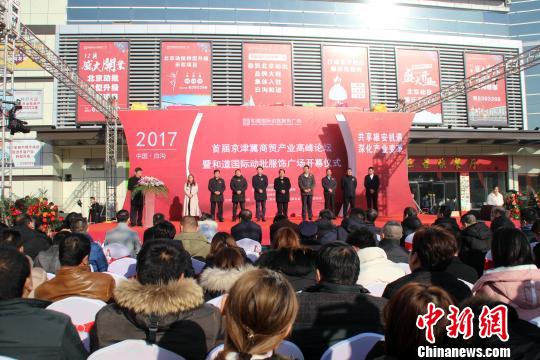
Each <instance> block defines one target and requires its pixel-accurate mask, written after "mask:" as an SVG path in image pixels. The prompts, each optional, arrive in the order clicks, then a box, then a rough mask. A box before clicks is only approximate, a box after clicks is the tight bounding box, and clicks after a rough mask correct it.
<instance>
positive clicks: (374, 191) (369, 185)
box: [364, 166, 380, 210]
mask: <svg viewBox="0 0 540 360" xmlns="http://www.w3.org/2000/svg"><path fill="white" fill-rule="evenodd" d="M379 185H380V183H379V177H378V176H377V175H375V169H373V166H370V167H369V169H368V174H367V175H366V177H365V178H364V187H365V188H366V200H367V207H368V209H375V210H378V209H377V199H378V197H379Z"/></svg>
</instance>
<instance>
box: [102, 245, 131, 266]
mask: <svg viewBox="0 0 540 360" xmlns="http://www.w3.org/2000/svg"><path fill="white" fill-rule="evenodd" d="M103 253H104V254H105V257H106V258H107V261H108V262H109V263H111V262H113V261H115V260H118V259H121V258H125V257H128V256H130V255H131V251H130V250H129V248H128V247H127V246H125V245H122V244H120V243H112V244H107V245H105V246H104V247H103Z"/></svg>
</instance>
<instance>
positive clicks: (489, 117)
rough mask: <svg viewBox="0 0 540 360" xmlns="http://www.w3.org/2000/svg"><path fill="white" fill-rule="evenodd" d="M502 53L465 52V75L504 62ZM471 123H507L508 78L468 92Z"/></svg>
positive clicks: (482, 124)
mask: <svg viewBox="0 0 540 360" xmlns="http://www.w3.org/2000/svg"><path fill="white" fill-rule="evenodd" d="M503 60H504V59H503V56H502V55H491V54H471V53H466V54H465V74H466V75H465V76H466V77H469V76H472V75H474V74H476V73H478V72H480V71H483V70H485V69H488V68H490V67H493V66H495V65H497V64H498V63H500V62H502V61H503ZM467 112H468V115H469V125H481V126H486V125H487V126H497V125H499V126H500V125H507V123H508V118H507V111H506V79H501V80H499V81H497V82H494V83H491V84H488V85H486V86H484V87H482V88H480V89H477V90H473V91H470V92H468V93H467Z"/></svg>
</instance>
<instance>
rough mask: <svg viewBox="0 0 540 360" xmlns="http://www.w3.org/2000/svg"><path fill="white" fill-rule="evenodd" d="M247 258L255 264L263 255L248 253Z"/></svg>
mask: <svg viewBox="0 0 540 360" xmlns="http://www.w3.org/2000/svg"><path fill="white" fill-rule="evenodd" d="M246 256H247V258H248V259H249V261H251V262H252V263H254V262H255V261H257V260H258V259H259V257H260V256H261V255H260V254H259V253H255V252H246Z"/></svg>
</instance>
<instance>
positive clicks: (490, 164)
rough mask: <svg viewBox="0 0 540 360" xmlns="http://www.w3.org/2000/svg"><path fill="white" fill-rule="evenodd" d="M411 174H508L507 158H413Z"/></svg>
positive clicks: (410, 159) (411, 158) (410, 168)
mask: <svg viewBox="0 0 540 360" xmlns="http://www.w3.org/2000/svg"><path fill="white" fill-rule="evenodd" d="M407 165H408V168H409V172H461V171H468V172H506V171H508V157H506V156H481V157H474V156H411V157H409V158H408V160H407Z"/></svg>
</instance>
